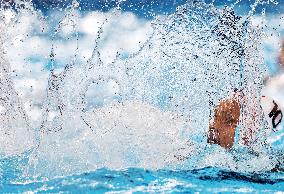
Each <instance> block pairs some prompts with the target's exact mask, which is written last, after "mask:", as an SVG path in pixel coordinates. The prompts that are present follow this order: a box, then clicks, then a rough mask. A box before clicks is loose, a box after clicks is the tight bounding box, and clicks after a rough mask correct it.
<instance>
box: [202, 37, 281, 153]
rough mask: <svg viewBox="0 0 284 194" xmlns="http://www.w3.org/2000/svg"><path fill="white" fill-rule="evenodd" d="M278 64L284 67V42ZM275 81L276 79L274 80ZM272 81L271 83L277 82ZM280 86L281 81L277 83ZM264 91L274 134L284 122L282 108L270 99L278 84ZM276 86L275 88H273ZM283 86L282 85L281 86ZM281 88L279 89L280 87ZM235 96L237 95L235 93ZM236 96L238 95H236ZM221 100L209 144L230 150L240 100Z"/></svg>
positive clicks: (266, 112)
mask: <svg viewBox="0 0 284 194" xmlns="http://www.w3.org/2000/svg"><path fill="white" fill-rule="evenodd" d="M278 62H279V65H280V67H281V68H283V67H284V40H283V42H282V48H281V50H280V54H279V57H278ZM274 79H275V78H274ZM274 79H272V80H271V81H270V82H275V81H277V80H274ZM277 82H278V84H279V82H280V80H278V81H277ZM266 85H267V86H266V87H264V89H263V91H262V93H263V94H262V96H261V98H260V103H261V107H262V111H263V113H264V116H265V118H266V120H267V122H268V125H269V128H270V129H271V131H272V133H275V132H277V131H279V130H280V129H281V123H282V120H283V112H282V108H283V107H282V106H281V105H280V103H278V102H277V101H276V100H275V99H274V98H272V97H270V95H271V93H275V92H273V87H275V85H277V83H274V84H273V83H268V84H266ZM273 85H274V86H273ZM281 86H282V85H281ZM278 88H279V87H278ZM235 94H237V93H236V92H235ZM235 96H236V95H235ZM235 96H234V97H233V98H228V99H224V100H221V101H220V103H219V104H218V105H217V106H216V108H215V112H214V120H213V123H211V124H210V125H209V131H208V138H207V142H208V143H209V144H218V145H220V146H221V147H223V148H226V149H229V148H231V147H232V146H233V144H234V137H235V133H236V127H237V125H238V124H239V120H240V112H241V110H240V109H241V108H240V98H237V97H235Z"/></svg>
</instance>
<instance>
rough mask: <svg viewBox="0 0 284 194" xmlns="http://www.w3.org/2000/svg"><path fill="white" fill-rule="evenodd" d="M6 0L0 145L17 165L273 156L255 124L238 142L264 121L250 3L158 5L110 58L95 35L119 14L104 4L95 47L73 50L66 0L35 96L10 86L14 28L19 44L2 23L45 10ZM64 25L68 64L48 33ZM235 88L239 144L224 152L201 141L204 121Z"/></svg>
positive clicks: (270, 161)
mask: <svg viewBox="0 0 284 194" xmlns="http://www.w3.org/2000/svg"><path fill="white" fill-rule="evenodd" d="M15 5H16V7H15V8H14V9H15V10H16V11H14V10H13V9H12V8H9V5H8V4H7V7H5V6H3V7H2V10H3V12H1V45H3V47H1V48H0V49H1V52H0V54H1V56H0V64H1V67H0V73H1V79H0V85H1V87H0V89H1V94H0V95H1V96H0V118H1V124H0V125H1V141H0V145H1V148H0V152H1V155H2V156H3V157H8V156H12V155H19V157H22V156H21V155H20V154H24V155H28V156H27V158H28V162H26V163H25V165H24V167H23V169H24V170H23V171H24V172H25V175H26V176H28V177H29V176H43V177H54V176H59V175H67V174H74V173H82V172H86V171H92V170H96V169H98V168H103V167H107V168H111V169H121V168H129V167H138V168H147V169H162V168H168V169H193V168H202V167H206V166H217V167H222V168H227V169H230V170H236V171H262V170H270V169H271V168H273V167H274V166H275V163H276V159H275V158H274V157H272V156H271V155H270V154H269V153H268V151H267V150H266V149H265V148H264V146H262V145H261V143H260V142H261V141H262V140H263V139H262V138H260V137H259V136H257V135H253V136H251V137H250V141H251V142H254V143H253V145H254V144H255V145H256V146H251V149H252V150H249V151H248V150H246V148H243V145H244V144H245V143H246V142H245V138H244V137H247V136H248V134H257V131H260V132H261V131H265V130H266V129H267V126H266V125H267V124H266V121H265V120H264V117H263V115H262V111H261V108H260V103H259V97H260V96H261V95H260V93H261V89H262V87H263V84H262V80H263V79H264V77H266V76H267V70H266V66H265V64H264V60H263V57H262V56H263V53H262V47H261V42H260V41H259V40H260V39H261V37H262V36H263V33H262V29H261V27H255V26H252V25H251V15H252V13H250V14H251V15H249V16H248V17H239V16H237V15H236V14H235V13H234V10H233V9H232V8H229V7H225V8H224V9H222V10H220V9H217V8H215V7H214V6H213V5H210V4H206V3H204V2H203V1H189V2H187V3H186V4H185V5H183V6H180V7H178V8H177V11H176V12H175V13H174V14H172V15H169V16H159V17H156V18H155V20H153V21H152V23H151V26H150V27H149V31H148V34H147V35H148V36H147V40H145V41H144V43H143V44H140V46H139V48H138V49H137V51H136V52H134V53H132V54H131V53H127V52H123V51H121V52H120V51H117V55H116V56H114V57H113V58H114V59H113V60H111V61H109V60H108V59H106V58H107V57H106V56H105V55H104V54H103V52H102V50H103V49H102V48H103V46H102V44H103V43H105V42H107V41H108V40H107V38H108V37H107V36H105V34H104V33H105V29H108V28H110V26H112V25H118V24H116V23H115V22H113V21H114V20H115V18H120V17H122V16H123V12H121V11H120V9H119V6H117V7H118V8H116V9H114V10H113V11H112V12H111V13H106V14H105V18H103V19H102V21H101V23H99V28H98V32H95V33H94V34H96V35H95V36H90V37H88V38H89V39H90V40H89V41H93V40H94V43H95V44H94V46H93V49H92V50H93V51H92V55H91V57H90V58H89V59H88V60H85V61H81V60H80V59H79V55H80V33H79V32H78V25H79V24H78V23H79V13H78V8H79V5H78V3H77V2H76V1H74V2H73V3H72V5H71V6H70V7H68V8H67V9H66V15H65V17H64V18H63V19H62V20H61V21H60V22H59V24H58V26H57V27H55V30H54V31H53V32H52V37H51V39H52V45H51V47H46V48H41V49H43V50H45V51H43V52H44V53H46V56H47V54H48V52H49V51H50V49H51V52H50V53H49V54H48V55H49V57H48V59H46V62H47V63H48V65H49V69H50V72H48V71H47V69H44V70H43V72H44V73H42V74H41V75H42V77H39V78H38V80H40V79H41V80H44V81H41V83H42V85H43V86H44V87H43V88H45V89H46V92H42V93H43V95H41V96H40V98H34V97H33V95H30V96H28V97H27V95H22V96H21V95H20V94H19V93H18V92H17V90H16V89H15V85H17V84H16V83H18V82H17V79H18V78H17V77H16V76H15V74H14V72H13V71H11V67H10V65H12V64H10V62H9V60H7V56H6V53H5V45H9V44H10V42H9V41H10V40H13V41H12V42H13V46H15V47H16V43H15V42H17V41H18V40H16V39H13V38H11V37H9V35H8V33H5V31H4V29H5V28H16V27H17V25H20V23H19V20H20V17H27V16H28V15H32V16H33V17H39V18H41V20H44V18H43V17H42V16H41V15H40V13H38V12H37V11H36V10H35V9H34V8H33V6H32V5H31V3H28V2H25V3H24V4H23V2H22V1H19V2H15ZM255 6H256V5H255ZM254 9H255V8H254ZM4 10H5V11H4ZM9 13H10V16H11V17H10V19H9V18H8V16H9ZM8 20H9V21H8ZM44 22H45V21H42V24H41V25H42V26H44ZM66 26H67V27H68V26H69V27H70V26H71V27H70V28H65V27H66ZM42 29H44V27H42ZM66 29H69V31H70V35H69V38H70V39H72V40H73V41H74V42H76V44H75V46H73V50H72V49H70V53H71V54H70V53H69V54H70V56H71V57H69V59H70V60H69V61H68V63H67V65H64V67H63V68H58V66H57V65H58V64H59V62H58V59H57V57H58V55H60V53H57V52H56V50H57V48H58V47H56V43H57V42H56V40H57V39H58V37H59V36H60V33H62V32H66ZM64 30H65V31H64ZM33 33H34V32H33ZM31 35H32V32H30V31H27V36H31ZM25 38H27V37H24V36H23V37H20V38H19V39H20V42H21V41H25ZM69 38H68V39H69ZM7 47H8V46H7ZM104 57H105V58H104ZM61 67H62V66H61ZM20 76H24V75H20ZM45 81H46V82H45ZM235 88H238V89H240V90H242V92H243V93H244V95H245V96H246V100H245V101H244V102H243V103H242V118H241V122H240V125H239V127H238V130H239V131H240V137H239V141H238V144H239V145H237V146H236V147H237V148H236V149H235V150H233V151H231V152H228V151H226V150H223V149H222V148H218V147H215V146H209V145H207V144H206V133H207V130H208V127H209V121H210V120H211V119H212V117H213V115H212V114H213V109H214V107H215V106H216V105H217V104H218V102H219V101H220V100H221V99H223V98H227V97H229V96H230V95H231V94H232V92H233V91H234V89H235ZM25 99H29V102H28V103H25ZM31 106H34V107H36V108H35V109H36V110H38V112H36V114H35V115H36V117H37V118H34V117H35V116H30V115H31V114H28V112H29V113H30V112H31V111H30V110H31Z"/></svg>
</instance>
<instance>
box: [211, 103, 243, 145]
mask: <svg viewBox="0 0 284 194" xmlns="http://www.w3.org/2000/svg"><path fill="white" fill-rule="evenodd" d="M239 119H240V104H239V103H238V102H237V101H236V100H234V99H226V100H222V101H221V102H220V103H219V104H218V105H217V107H216V108H215V112H214V122H213V124H212V125H210V129H209V133H208V139H207V142H208V143H210V144H218V145H220V146H221V147H223V148H226V149H229V148H231V147H232V146H233V144H234V137H235V132H236V127H237V125H238V123H239Z"/></svg>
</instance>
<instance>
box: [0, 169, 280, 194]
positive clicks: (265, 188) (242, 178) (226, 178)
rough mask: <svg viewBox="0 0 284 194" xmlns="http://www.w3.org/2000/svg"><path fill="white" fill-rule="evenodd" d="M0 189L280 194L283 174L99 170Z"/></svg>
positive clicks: (8, 183)
mask: <svg viewBox="0 0 284 194" xmlns="http://www.w3.org/2000/svg"><path fill="white" fill-rule="evenodd" d="M0 188H1V192H4V193H24V192H36V193H44V192H45V193H58V192H61V193H79V192H83V193H105V192H109V193H198V192H200V193H275V192H280V193H281V191H282V192H284V173H283V172H262V173H237V172H233V171H228V170H222V169H219V168H214V167H206V168H203V169H195V170H182V171H172V170H157V171H151V170H146V169H140V168H130V169H124V170H108V169H98V170H96V171H94V172H86V173H83V174H79V175H73V176H65V177H58V178H53V179H48V180H40V179H39V180H26V181H20V180H18V181H5V180H2V181H1V186H0Z"/></svg>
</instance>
